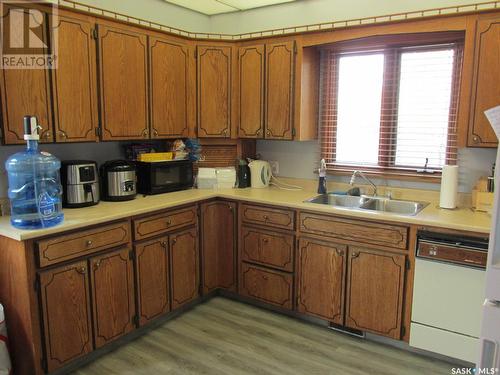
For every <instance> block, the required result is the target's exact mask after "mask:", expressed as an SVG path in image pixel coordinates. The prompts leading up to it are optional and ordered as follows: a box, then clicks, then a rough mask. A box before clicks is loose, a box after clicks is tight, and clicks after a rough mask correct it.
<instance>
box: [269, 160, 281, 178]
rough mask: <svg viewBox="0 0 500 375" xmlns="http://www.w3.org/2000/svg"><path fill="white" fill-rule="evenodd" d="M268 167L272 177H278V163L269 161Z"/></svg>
mask: <svg viewBox="0 0 500 375" xmlns="http://www.w3.org/2000/svg"><path fill="white" fill-rule="evenodd" d="M269 165H270V166H271V173H272V174H273V176H279V174H280V163H278V162H277V161H275V160H269Z"/></svg>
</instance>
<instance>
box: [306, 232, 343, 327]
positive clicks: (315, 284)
mask: <svg viewBox="0 0 500 375" xmlns="http://www.w3.org/2000/svg"><path fill="white" fill-rule="evenodd" d="M346 252H347V247H346V246H345V245H338V244H334V243H325V242H320V241H316V240H309V239H301V240H300V242H299V251H298V260H297V262H298V267H297V269H298V280H297V294H298V306H297V308H298V311H299V312H302V313H305V314H309V315H313V316H318V317H320V318H323V319H327V320H329V321H331V322H334V323H337V324H343V323H344V290H345V287H344V286H345V272H346V256H347V254H346Z"/></svg>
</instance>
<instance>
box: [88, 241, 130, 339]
mask: <svg viewBox="0 0 500 375" xmlns="http://www.w3.org/2000/svg"><path fill="white" fill-rule="evenodd" d="M130 258H131V257H130V251H129V249H128V248H124V249H120V250H115V251H113V252H111V253H107V254H104V255H99V256H96V257H93V258H90V269H91V271H90V272H91V273H90V275H91V277H90V281H91V285H92V289H91V290H92V302H93V312H94V340H95V346H96V347H97V348H99V347H101V346H103V345H104V344H107V343H108V342H110V341H113V340H115V339H117V338H118V337H120V336H122V335H124V334H126V333H128V332H130V331H132V329H134V317H135V299H134V273H133V265H132V260H131V259H130Z"/></svg>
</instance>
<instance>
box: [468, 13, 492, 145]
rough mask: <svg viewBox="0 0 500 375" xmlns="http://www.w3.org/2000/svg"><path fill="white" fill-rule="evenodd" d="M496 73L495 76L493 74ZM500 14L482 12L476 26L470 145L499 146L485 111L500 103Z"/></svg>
mask: <svg viewBox="0 0 500 375" xmlns="http://www.w3.org/2000/svg"><path fill="white" fill-rule="evenodd" d="M494 77H496V78H494ZM498 77H500V15H499V14H498V13H497V14H494V15H484V16H479V19H478V21H477V28H476V42H475V54H474V72H473V78H472V95H471V113H470V122H469V137H468V146H472V147H497V145H498V139H497V137H496V136H495V133H494V131H493V129H492V127H491V125H490V123H489V121H488V119H487V118H486V116H485V115H484V111H485V110H487V109H489V108H492V107H495V106H497V105H500V85H499V84H498Z"/></svg>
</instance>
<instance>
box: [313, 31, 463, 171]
mask: <svg viewBox="0 0 500 375" xmlns="http://www.w3.org/2000/svg"><path fill="white" fill-rule="evenodd" d="M455 38H456V36H455ZM362 44H363V43H361V42H360V41H358V42H356V45H354V46H353V45H347V47H346V45H345V44H344V45H340V46H334V47H333V48H328V49H325V50H323V51H322V57H321V77H322V84H321V154H322V157H323V158H325V160H326V162H327V165H328V167H329V169H333V170H339V171H341V170H345V171H349V170H351V171H352V170H353V169H362V170H366V171H369V172H372V173H375V174H377V173H378V174H381V173H383V174H418V173H422V172H431V171H433V172H439V171H440V170H441V168H442V166H443V165H445V164H455V163H456V153H457V150H456V117H457V94H458V85H459V81H460V76H459V72H460V68H461V61H462V43H461V42H460V41H456V39H455V41H446V40H445V41H441V40H440V41H439V42H437V43H432V44H431V43H428V42H427V43H422V42H418V43H408V44H401V42H400V41H398V44H397V45H396V43H385V44H384V43H381V42H380V41H379V42H377V43H376V44H378V45H376V46H374V45H375V43H370V46H368V47H363V46H362ZM381 44H383V45H382V46H381ZM422 174H425V173H422Z"/></svg>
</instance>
